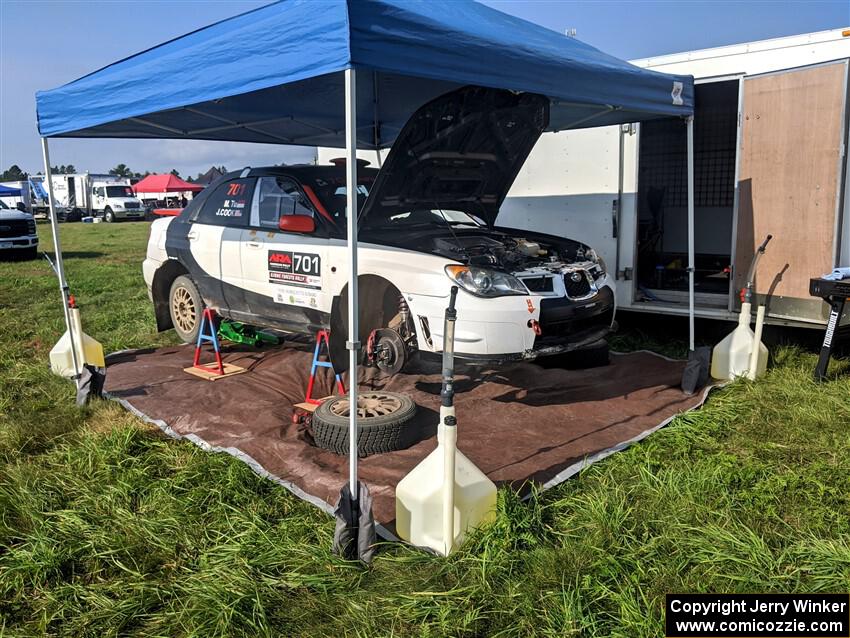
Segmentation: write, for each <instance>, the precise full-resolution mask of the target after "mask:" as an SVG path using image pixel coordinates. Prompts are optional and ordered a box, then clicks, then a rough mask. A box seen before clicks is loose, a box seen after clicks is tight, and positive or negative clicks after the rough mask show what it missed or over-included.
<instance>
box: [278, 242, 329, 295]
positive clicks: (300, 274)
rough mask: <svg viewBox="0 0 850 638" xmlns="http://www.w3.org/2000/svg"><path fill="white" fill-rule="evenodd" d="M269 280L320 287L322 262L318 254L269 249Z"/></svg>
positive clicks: (319, 288)
mask: <svg viewBox="0 0 850 638" xmlns="http://www.w3.org/2000/svg"><path fill="white" fill-rule="evenodd" d="M268 266H269V282H270V283H273V284H289V285H290V286H300V287H302V288H313V289H315V290H321V289H322V268H321V266H322V263H321V258H320V257H319V256H318V255H313V254H311V253H296V252H292V251H289V250H270V251H269V258H268Z"/></svg>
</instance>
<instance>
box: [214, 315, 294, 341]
mask: <svg viewBox="0 0 850 638" xmlns="http://www.w3.org/2000/svg"><path fill="white" fill-rule="evenodd" d="M218 336H219V337H221V338H222V339H227V340H228V341H230V342H232V343H244V344H246V345H249V346H252V347H254V348H260V347H262V346H264V345H271V346H276V345H278V344H279V343H280V339H279V338H278V337H276V336H275V335H273V334H269V333H268V332H263V331H262V330H257V329H256V328H255V327H254V326H249V325H248V324H246V323H240V322H238V321H230V320H229V319H225V320H224V321H222V322H221V325H219V327H218Z"/></svg>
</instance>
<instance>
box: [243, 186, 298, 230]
mask: <svg viewBox="0 0 850 638" xmlns="http://www.w3.org/2000/svg"><path fill="white" fill-rule="evenodd" d="M284 215H307V216H309V217H313V208H312V206H310V202H309V201H308V200H307V198H306V197H305V196H304V194H303V193H302V192H301V189H300V188H299V187H298V184H296V183H295V182H294V181H293V180H291V179H289V178H288V177H261V178H260V179H259V184H258V187H257V196H256V197H255V198H254V204H253V206H252V209H251V225H252V226H259V227H260V228H269V229H272V228H274V229H277V228H278V222H279V220H280V218H281V217H283V216H284Z"/></svg>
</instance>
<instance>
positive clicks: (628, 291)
mask: <svg viewBox="0 0 850 638" xmlns="http://www.w3.org/2000/svg"><path fill="white" fill-rule="evenodd" d="M848 59H850V30H848V29H844V30H842V29H837V30H832V31H823V32H818V33H811V34H805V35H799V36H792V37H785V38H777V39H773V40H764V41H760V42H750V43H745V44H739V45H733V46H725V47H719V48H714V49H705V50H701V51H691V52H686V53H679V54H673V55H665V56H660V57H654V58H646V59H642V60H635V61H633V63H634V64H636V65H637V66H641V67H645V68H651V69H653V70H658V71H662V72H667V73H682V74H691V75H693V76H694V77H695V78H696V81H697V86H696V113H695V118H694V136H695V140H694V149H695V182H696V188H695V197H696V210H695V224H694V227H695V244H696V246H695V247H696V260H695V267H696V314H697V316H700V317H707V318H717V319H732V318H733V317H734V316H735V311H736V310H737V309H738V308H739V307H740V301H739V299H738V294H737V291H738V290H739V289H740V288H741V286H742V285H743V281H742V279H743V278H745V276H746V271H747V267H748V265H749V262H750V260H751V258H752V255H753V251H754V248H755V247H756V246H758V244H760V243H761V241H762V240H763V239H764V236H765V235H767V234H768V233H771V234H772V235H773V236H774V239H773V241H772V242H771V244H770V246H769V249H768V252H767V254H766V255H765V257H764V259H763V260H762V261H761V263H760V266H759V277H758V281H757V288H756V290H757V293H758V294H759V295H760V296H762V297H763V296H765V295H767V294H770V295H771V301H770V305H769V314H768V321H769V322H771V323H778V324H795V325H809V326H818V325H822V324H823V323H824V322H825V320H826V305H825V304H824V303H822V302H821V301H820V299H817V298H812V297H810V296H809V294H808V282H809V278H810V277H816V276H819V275H821V274H823V273H825V272H828V271H830V270H831V269H832V268H833V267H834V266H837V265H850V197H845V193H846V192H847V191H848V190H850V184H848V180H850V177H848V171H847V170H846V169H847V166H846V163H847V161H846V148H847V144H848V137H847V136H848V126H847V116H848V110H847V108H846V103H847V87H848V85H847V73H848ZM498 223H499V224H501V225H505V226H512V227H516V228H529V229H532V230H540V231H544V232H547V233H553V234H557V235H563V236H567V237H572V238H574V239H578V240H581V241H583V242H585V243H587V244H589V245H591V246H593V247H594V248H595V249H596V251H597V252H598V253H600V254H601V255H602V257H603V258H604V259H605V261H606V262H607V265H608V268H609V270H611V271H613V272H615V274H616V277H617V298H618V306H619V308H621V309H624V310H634V311H643V312H656V313H665V314H683V315H684V314H687V312H688V274H687V261H688V260H687V235H688V225H687V171H686V127H685V124H684V123H683V121H682V120H657V121H651V122H644V123H643V124H641V125H625V126H622V127H616V126H615V127H605V128H597V129H587V130H578V131H570V132H562V133H544V134H543V136H542V137H541V139H540V141H539V142H538V143H537V146H536V147H535V149H534V151H533V152H532V154H531V156H530V157H529V159H528V161H527V162H526V164H525V166H524V167H523V169H522V171H521V172H520V174H519V176H518V178H517V180H516V182H515V183H514V186H513V188H512V189H511V191H510V193H509V195H508V198H507V200H506V201H505V203H504V205H503V207H502V209H501V212H500V214H499V218H498Z"/></svg>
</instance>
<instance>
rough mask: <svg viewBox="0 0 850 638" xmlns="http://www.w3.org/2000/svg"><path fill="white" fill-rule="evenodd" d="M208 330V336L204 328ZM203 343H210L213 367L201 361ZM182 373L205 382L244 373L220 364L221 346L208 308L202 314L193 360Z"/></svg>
mask: <svg viewBox="0 0 850 638" xmlns="http://www.w3.org/2000/svg"><path fill="white" fill-rule="evenodd" d="M205 327H208V328H209V334H206V333H205V332H204V328H205ZM204 341H208V342H210V343H212V345H213V350H214V354H215V366H210V365H204V364H202V363H200V361H201V347H202V346H203V343H204ZM183 371H184V372H188V373H189V374H194V375H195V376H197V377H201V378H202V379H206V380H207V381H215V380H216V379H222V378H224V377H229V376H233V375H234V374H240V373H242V372H246V370H245V368H241V367H239V366H235V365H233V364H232V363H222V361H221V346H220V345H219V343H218V337H217V336H216V327H215V317H214V315H213V311H212V310H211V309H210V308H204V314H203V316H202V317H201V329H200V330H199V331H198V341H197V343H196V344H195V358H194V360H193V361H192V367H191V368H184V369H183Z"/></svg>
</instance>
